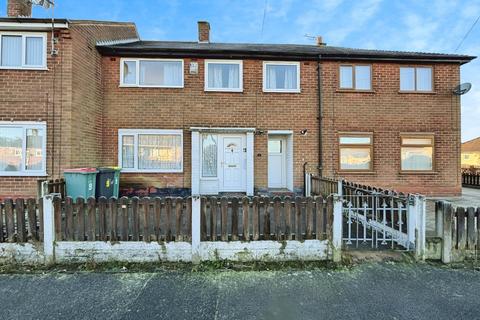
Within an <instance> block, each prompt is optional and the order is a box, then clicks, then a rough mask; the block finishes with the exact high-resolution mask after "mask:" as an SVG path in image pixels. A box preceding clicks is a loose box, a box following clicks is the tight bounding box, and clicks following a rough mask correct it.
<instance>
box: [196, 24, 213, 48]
mask: <svg viewBox="0 0 480 320" xmlns="http://www.w3.org/2000/svg"><path fill="white" fill-rule="evenodd" d="M198 42H199V43H209V42H210V23H208V22H207V21H198Z"/></svg>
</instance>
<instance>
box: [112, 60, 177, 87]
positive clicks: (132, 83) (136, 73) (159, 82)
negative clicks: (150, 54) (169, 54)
mask: <svg viewBox="0 0 480 320" xmlns="http://www.w3.org/2000/svg"><path fill="white" fill-rule="evenodd" d="M120 63H121V77H120V78H121V85H122V86H125V87H158V88H183V60H174V59H122V60H121V62H120Z"/></svg>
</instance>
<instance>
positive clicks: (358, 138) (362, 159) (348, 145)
mask: <svg viewBox="0 0 480 320" xmlns="http://www.w3.org/2000/svg"><path fill="white" fill-rule="evenodd" d="M339 147H340V170H343V171H371V170H372V168H373V164H372V154H373V135H372V134H371V133H342V134H340V136H339Z"/></svg>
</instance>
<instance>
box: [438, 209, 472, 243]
mask: <svg viewBox="0 0 480 320" xmlns="http://www.w3.org/2000/svg"><path fill="white" fill-rule="evenodd" d="M438 210H443V214H444V215H447V221H449V220H451V223H450V222H447V223H446V224H445V225H444V228H451V235H452V250H458V251H465V250H478V249H480V207H479V208H473V207H469V208H464V207H456V208H453V207H452V206H446V205H442V204H441V202H437V203H436V211H438ZM449 224H451V226H449Z"/></svg>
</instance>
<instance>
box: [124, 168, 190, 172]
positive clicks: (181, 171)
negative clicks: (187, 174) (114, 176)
mask: <svg viewBox="0 0 480 320" xmlns="http://www.w3.org/2000/svg"><path fill="white" fill-rule="evenodd" d="M120 172H121V173H183V169H181V170H128V169H127V170H125V169H122V170H121V171H120Z"/></svg>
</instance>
